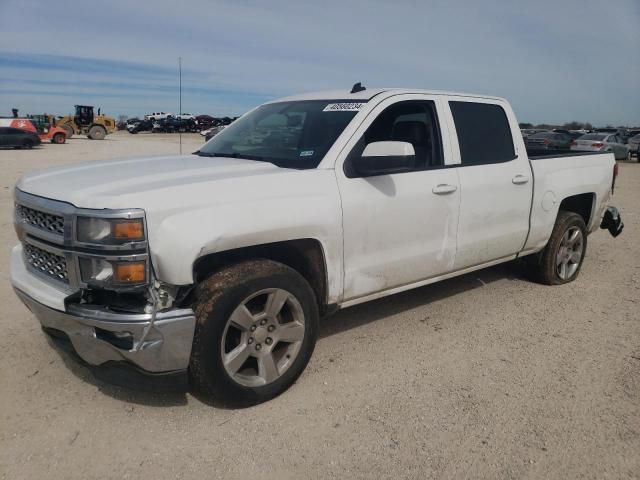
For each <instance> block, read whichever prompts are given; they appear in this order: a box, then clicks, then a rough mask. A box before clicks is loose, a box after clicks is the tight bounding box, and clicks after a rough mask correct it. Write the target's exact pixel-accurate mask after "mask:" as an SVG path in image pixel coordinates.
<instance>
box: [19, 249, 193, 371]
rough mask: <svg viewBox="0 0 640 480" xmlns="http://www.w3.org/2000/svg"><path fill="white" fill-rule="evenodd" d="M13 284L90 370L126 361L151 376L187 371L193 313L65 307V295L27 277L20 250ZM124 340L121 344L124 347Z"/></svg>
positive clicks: (65, 293)
mask: <svg viewBox="0 0 640 480" xmlns="http://www.w3.org/2000/svg"><path fill="white" fill-rule="evenodd" d="M11 282H12V284H13V287H14V290H15V291H16V293H17V294H18V297H20V299H21V300H22V302H23V303H24V304H25V305H26V306H27V308H29V310H31V312H32V313H33V314H34V315H35V316H36V317H37V318H38V320H39V321H40V323H41V324H42V326H43V327H45V328H47V329H53V330H57V331H60V332H63V333H64V334H65V335H66V336H68V338H69V340H70V341H71V344H72V346H73V348H74V350H75V351H76V353H77V354H78V355H79V356H80V358H82V359H83V360H84V361H86V362H87V363H89V364H90V365H102V364H104V363H107V362H111V361H124V362H127V363H129V364H132V365H134V366H136V367H138V368H139V369H141V370H143V371H145V372H149V373H164V372H173V371H180V370H186V369H187V367H188V366H189V357H190V355H191V345H192V343H193V334H194V330H195V324H196V319H195V316H194V313H193V310H191V309H174V310H167V311H163V312H158V313H157V314H156V316H155V319H154V320H153V322H152V315H151V314H150V313H148V314H147V313H140V314H127V313H119V312H114V311H110V310H108V309H107V308H99V307H90V306H86V305H79V304H67V302H66V301H65V299H66V298H67V297H68V296H69V292H64V291H60V290H57V289H55V288H53V287H52V286H51V285H49V284H48V283H46V282H44V281H42V280H41V279H40V278H38V277H37V276H35V275H34V274H33V273H31V272H29V271H27V269H26V267H25V265H24V262H23V261H22V248H21V246H20V245H18V246H17V247H16V248H14V251H13V254H12V258H11ZM123 339H124V341H123Z"/></svg>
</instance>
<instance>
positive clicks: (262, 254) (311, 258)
mask: <svg viewBox="0 0 640 480" xmlns="http://www.w3.org/2000/svg"><path fill="white" fill-rule="evenodd" d="M250 258H266V259H269V260H274V261H276V262H280V263H283V264H285V265H287V266H289V267H291V268H293V269H294V270H296V271H297V272H298V273H300V275H302V276H303V277H304V278H305V279H306V280H307V282H309V285H311V288H312V289H313V291H314V293H315V294H316V298H317V300H318V307H319V309H320V313H321V314H322V313H325V311H326V308H327V269H326V264H325V259H324V252H323V250H322V245H321V244H320V242H318V241H317V240H314V239H311V238H305V239H299V240H288V241H284V242H275V243H266V244H263V245H254V246H250V247H243V248H237V249H233V250H226V251H224V252H216V253H212V254H209V255H205V256H203V257H200V258H199V259H197V260H196V262H195V264H194V266H193V273H194V275H193V276H194V280H195V282H196V283H198V282H199V281H200V280H202V279H203V278H205V277H207V276H208V275H209V274H211V273H213V272H215V271H217V270H219V269H220V268H222V267H224V266H225V265H228V264H230V263H236V262H239V261H242V260H247V259H250Z"/></svg>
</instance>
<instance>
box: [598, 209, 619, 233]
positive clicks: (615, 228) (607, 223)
mask: <svg viewBox="0 0 640 480" xmlns="http://www.w3.org/2000/svg"><path fill="white" fill-rule="evenodd" d="M600 228H603V229H606V230H609V233H610V234H611V236H613V237H614V238H615V237H617V236H618V235H620V234H621V233H622V229H623V228H624V223H622V218H621V217H620V212H619V211H618V209H617V208H616V207H608V208H607V210H606V211H605V212H604V217H603V218H602V223H601V224H600Z"/></svg>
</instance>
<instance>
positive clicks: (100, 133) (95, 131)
mask: <svg viewBox="0 0 640 480" xmlns="http://www.w3.org/2000/svg"><path fill="white" fill-rule="evenodd" d="M87 136H88V137H89V138H90V139H91V140H104V137H106V136H107V131H106V130H105V129H104V127H102V126H100V125H94V126H93V127H91V128H90V129H89V134H88V135H87Z"/></svg>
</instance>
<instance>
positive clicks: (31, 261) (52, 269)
mask: <svg viewBox="0 0 640 480" xmlns="http://www.w3.org/2000/svg"><path fill="white" fill-rule="evenodd" d="M23 248H24V257H25V260H26V262H27V264H28V265H29V266H31V268H33V269H34V270H36V271H38V272H41V273H43V274H45V275H47V276H49V277H51V278H55V279H56V280H60V281H62V282H65V283H68V282H69V277H68V274H67V261H66V259H65V258H64V257H63V256H61V255H56V254H55V253H51V252H48V251H46V250H43V249H41V248H38V247H34V246H33V245H31V244H29V243H24V244H23Z"/></svg>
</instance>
